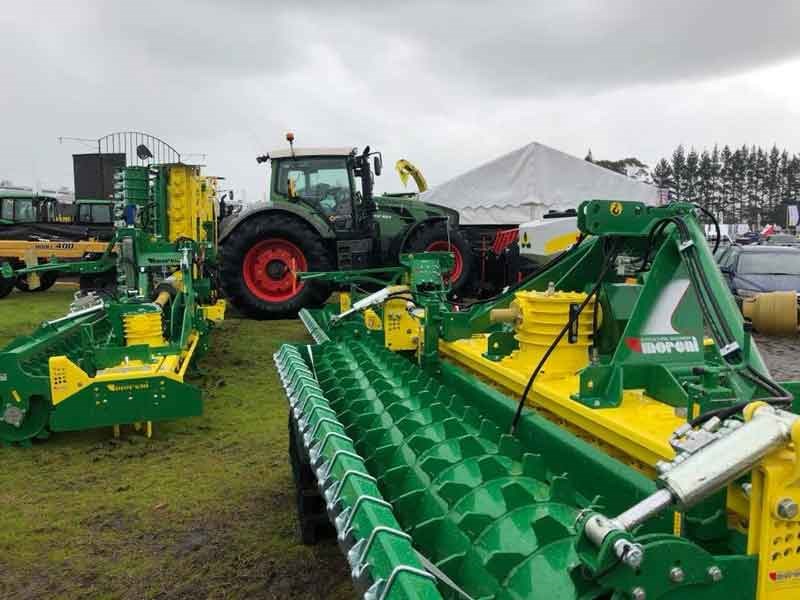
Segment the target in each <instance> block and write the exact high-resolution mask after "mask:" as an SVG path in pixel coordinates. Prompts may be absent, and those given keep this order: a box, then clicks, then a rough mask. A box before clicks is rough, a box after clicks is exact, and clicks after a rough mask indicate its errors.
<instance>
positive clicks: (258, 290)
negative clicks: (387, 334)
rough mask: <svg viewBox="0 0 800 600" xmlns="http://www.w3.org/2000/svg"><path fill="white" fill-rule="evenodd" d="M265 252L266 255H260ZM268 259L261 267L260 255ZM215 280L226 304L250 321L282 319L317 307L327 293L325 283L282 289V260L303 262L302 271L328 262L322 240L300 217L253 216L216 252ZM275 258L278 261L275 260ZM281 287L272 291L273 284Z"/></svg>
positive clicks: (329, 264)
mask: <svg viewBox="0 0 800 600" xmlns="http://www.w3.org/2000/svg"><path fill="white" fill-rule="evenodd" d="M264 253H266V254H264ZM264 256H272V257H273V258H272V259H270V260H269V261H268V263H267V264H266V268H265V269H263V270H262V269H261V268H260V267H261V266H264V262H263V257H264ZM220 257H221V268H220V281H221V284H222V290H223V292H224V293H225V295H226V296H227V298H228V299H229V300H230V301H231V303H232V304H233V305H234V306H235V307H236V308H238V309H239V310H240V311H242V312H243V313H244V314H245V315H247V316H248V317H251V318H255V319H286V318H292V317H295V316H297V313H298V311H299V310H300V309H302V308H314V307H319V306H321V305H322V304H324V303H325V301H326V300H327V299H328V297H329V296H330V293H331V288H330V285H329V284H327V283H325V282H321V281H306V282H304V283H302V284H301V285H302V287H301V288H299V289H297V291H294V287H292V288H290V289H286V285H287V281H289V280H288V279H287V277H288V278H290V277H291V274H290V273H289V272H288V270H287V269H288V267H287V264H286V263H287V259H288V257H293V258H295V259H300V258H301V257H302V260H304V261H305V265H306V266H305V269H301V268H299V267H300V266H302V265H301V263H300V262H299V260H296V262H295V264H296V265H297V266H298V270H307V271H331V270H333V268H334V267H333V261H332V260H331V257H330V253H329V252H328V249H327V248H326V247H325V243H324V242H323V239H322V237H321V236H320V235H319V234H318V233H317V232H316V230H315V229H313V228H312V227H311V226H310V225H308V224H307V223H305V222H303V221H302V220H301V219H299V218H296V217H293V216H290V215H284V214H261V215H254V216H252V217H250V218H249V219H247V220H245V221H244V222H242V223H241V224H240V225H239V226H238V227H237V228H236V229H235V230H234V231H233V232H231V234H230V235H229V237H228V238H226V239H225V241H224V242H223V243H222V246H221V251H220ZM275 257H279V258H275ZM281 285H282V286H284V287H283V288H282V289H275V288H274V287H273V286H281Z"/></svg>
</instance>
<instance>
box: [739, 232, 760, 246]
mask: <svg viewBox="0 0 800 600" xmlns="http://www.w3.org/2000/svg"><path fill="white" fill-rule="evenodd" d="M759 241H761V234H760V233H758V232H757V231H746V232H745V233H743V234H742V235H740V236H737V237H736V243H737V244H741V245H742V246H746V245H747V244H757V243H758V242H759Z"/></svg>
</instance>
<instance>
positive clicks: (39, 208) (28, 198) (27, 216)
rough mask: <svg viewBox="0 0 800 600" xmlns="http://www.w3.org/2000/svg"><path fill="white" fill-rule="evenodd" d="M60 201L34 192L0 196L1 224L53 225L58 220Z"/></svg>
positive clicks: (19, 192)
mask: <svg viewBox="0 0 800 600" xmlns="http://www.w3.org/2000/svg"><path fill="white" fill-rule="evenodd" d="M58 213H59V211H58V201H57V200H56V199H55V198H52V197H50V196H39V195H38V194H36V193H34V192H28V191H13V192H3V193H2V195H0V224H3V225H12V224H15V223H52V222H54V221H56V220H57V216H58Z"/></svg>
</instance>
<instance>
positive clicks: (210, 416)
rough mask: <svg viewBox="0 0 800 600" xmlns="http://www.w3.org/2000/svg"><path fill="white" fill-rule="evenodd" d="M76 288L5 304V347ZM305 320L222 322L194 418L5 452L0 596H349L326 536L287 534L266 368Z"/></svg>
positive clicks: (287, 499)
mask: <svg viewBox="0 0 800 600" xmlns="http://www.w3.org/2000/svg"><path fill="white" fill-rule="evenodd" d="M72 293H73V290H71V289H65V288H63V287H60V286H56V287H55V288H53V289H52V290H51V291H48V292H45V293H42V294H22V293H14V294H12V295H11V296H9V297H8V298H6V299H4V300H2V301H0V344H5V343H6V342H7V341H9V340H10V339H11V338H13V337H15V336H16V335H21V334H25V333H27V332H29V331H31V330H32V329H34V328H35V326H36V325H37V324H38V323H40V322H41V321H42V320H44V319H46V318H53V317H55V316H59V315H61V314H63V313H64V311H65V309H66V307H67V305H68V303H69V300H70V298H71V296H72ZM304 339H307V338H306V335H305V331H304V329H303V327H302V325H301V324H300V322H299V321H278V322H269V323H267V322H256V321H249V320H240V319H237V318H236V317H235V316H234V317H233V318H230V319H228V320H227V321H226V322H225V323H224V324H223V325H222V326H220V327H219V329H218V330H216V331H215V332H214V334H213V339H212V350H211V352H210V354H209V355H208V356H206V357H205V358H204V359H203V360H202V361H201V364H200V367H201V370H202V374H201V375H199V376H196V377H194V378H193V383H195V384H196V385H198V386H200V387H201V388H202V389H203V392H204V397H205V402H206V404H205V414H204V415H203V416H202V417H199V418H194V419H186V420H182V421H177V422H172V423H164V424H158V425H157V426H156V430H155V435H154V437H153V438H152V439H149V440H148V439H146V438H145V437H143V436H141V435H138V434H129V435H125V436H123V438H122V439H120V440H114V439H112V436H111V432H110V430H105V429H104V430H96V431H87V432H81V433H61V434H55V435H53V436H52V438H51V439H50V440H48V441H46V442H43V443H36V444H34V446H33V447H32V448H0V504H1V505H2V508H0V598H3V599H28V598H30V599H33V598H44V597H49V598H122V599H129V598H130V599H133V598H136V599H139V598H164V599H166V598H170V599H172V598H187V599H188V598H265V599H267V598H268V599H272V598H276V599H277V598H298V599H301V598H302V599H309V600H310V599H317V598H319V599H322V598H325V599H329V598H330V599H339V598H342V599H344V598H352V597H353V592H352V588H351V587H350V582H349V578H348V571H347V568H346V565H345V562H344V560H343V559H342V558H341V555H340V553H339V550H338V548H337V547H336V546H335V545H334V544H333V543H323V544H321V545H319V546H315V547H305V546H302V545H300V544H299V543H298V541H297V537H296V533H295V527H296V523H295V515H294V498H293V495H292V489H293V487H292V482H291V475H290V472H289V467H288V463H287V458H286V445H287V436H286V416H287V410H286V402H285V399H284V397H283V394H282V391H281V388H280V385H279V384H278V381H277V379H276V375H275V372H274V369H273V365H272V354H273V352H274V351H275V350H276V348H277V347H278V345H279V344H280V343H281V342H282V341H292V340H294V341H298V340H304Z"/></svg>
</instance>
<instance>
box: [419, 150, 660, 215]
mask: <svg viewBox="0 0 800 600" xmlns="http://www.w3.org/2000/svg"><path fill="white" fill-rule="evenodd" d="M421 199H422V200H424V201H425V202H432V203H434V204H441V205H444V206H448V207H450V208H454V209H456V210H457V211H458V212H459V213H460V214H461V223H463V224H465V225H489V224H508V225H518V224H521V223H525V222H527V221H531V220H534V219H540V218H541V217H542V216H543V215H544V214H546V213H547V212H548V211H549V210H558V211H562V210H567V209H570V208H577V207H578V205H579V204H580V203H581V202H583V201H584V200H592V199H606V200H633V201H639V202H645V203H647V204H658V203H659V190H658V189H657V188H656V187H654V186H652V185H647V184H645V183H641V182H639V181H635V180H633V179H630V178H629V177H626V176H624V175H620V174H619V173H615V172H613V171H610V170H608V169H605V168H603V167H598V166H597V165H594V164H592V163H590V162H587V161H585V160H582V159H580V158H577V157H575V156H571V155H569V154H565V153H564V152H560V151H558V150H555V149H553V148H550V147H548V146H544V145H542V144H539V143H536V142H533V143H531V144H528V145H527V146H523V147H522V148H519V149H517V150H514V151H513V152H510V153H509V154H506V155H505V156H501V157H499V158H496V159H494V160H492V161H490V162H488V163H486V164H483V165H481V166H479V167H476V168H475V169H472V170H471V171H467V172H466V173H464V174H462V175H459V176H458V177H455V178H453V179H451V180H450V181H447V182H445V183H443V184H441V185H438V186H436V187H434V188H433V189H431V190H428V191H427V192H425V193H423V194H422V196H421Z"/></svg>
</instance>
